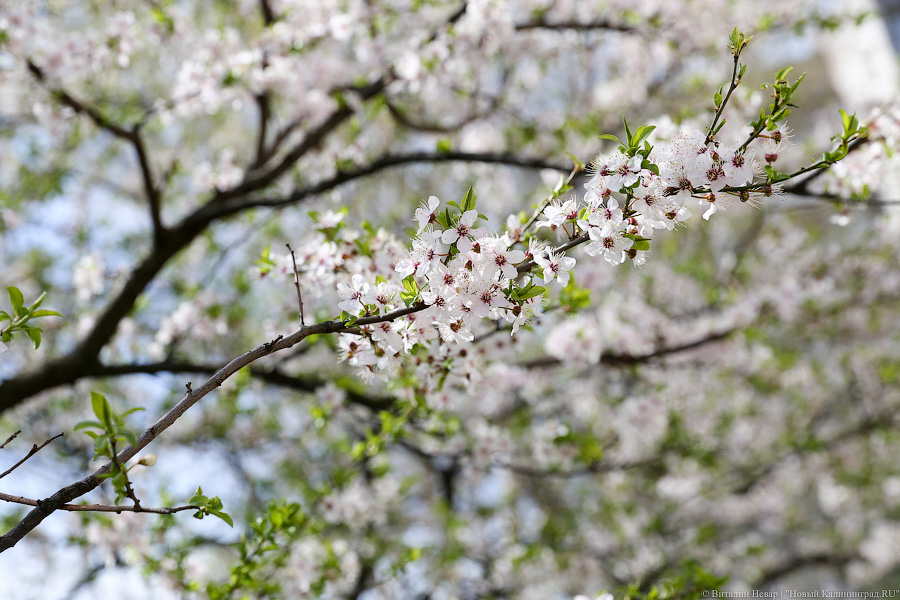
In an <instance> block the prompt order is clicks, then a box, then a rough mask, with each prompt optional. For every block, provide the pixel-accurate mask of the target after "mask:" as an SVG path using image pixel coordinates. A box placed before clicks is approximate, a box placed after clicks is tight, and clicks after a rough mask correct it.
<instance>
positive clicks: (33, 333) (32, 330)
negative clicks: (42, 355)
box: [25, 325, 41, 350]
mask: <svg viewBox="0 0 900 600" xmlns="http://www.w3.org/2000/svg"><path fill="white" fill-rule="evenodd" d="M25 335H27V336H28V339H30V340H31V343H32V344H34V349H35V350H37V349H38V348H40V347H41V330H40V329H39V328H37V327H31V326H28V325H26V326H25Z"/></svg>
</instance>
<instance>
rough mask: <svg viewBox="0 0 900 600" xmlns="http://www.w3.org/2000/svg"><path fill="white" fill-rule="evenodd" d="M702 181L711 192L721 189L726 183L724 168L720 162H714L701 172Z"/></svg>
mask: <svg viewBox="0 0 900 600" xmlns="http://www.w3.org/2000/svg"><path fill="white" fill-rule="evenodd" d="M703 181H704V183H705V184H706V185H707V186H708V187H709V189H710V190H712V191H713V192H718V191H721V190H722V188H724V187H725V185H726V180H725V170H724V169H723V168H722V165H721V164H720V163H717V162H714V163H712V165H711V166H710V167H709V168H708V169H707V170H706V172H705V173H704V174H703Z"/></svg>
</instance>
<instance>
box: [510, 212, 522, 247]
mask: <svg viewBox="0 0 900 600" xmlns="http://www.w3.org/2000/svg"><path fill="white" fill-rule="evenodd" d="M506 235H507V236H508V237H509V240H510V243H512V242H518V241H519V240H521V239H522V238H523V237H525V229H524V228H523V225H522V221H521V220H519V216H518V215H509V216H508V217H506Z"/></svg>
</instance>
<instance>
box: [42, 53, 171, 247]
mask: <svg viewBox="0 0 900 600" xmlns="http://www.w3.org/2000/svg"><path fill="white" fill-rule="evenodd" d="M26 66H27V67H28V70H29V72H31V74H32V75H33V76H34V78H35V79H36V80H37V81H38V82H40V83H41V84H42V85H45V86H47V87H48V90H49V91H50V93H51V94H52V95H53V96H54V97H55V98H56V99H57V100H58V101H59V102H61V103H62V104H63V105H64V106H67V107H69V108H71V109H72V110H74V111H75V112H76V113H79V114H82V115H85V116H87V117H88V118H89V119H90V120H91V121H92V122H93V123H94V125H96V126H97V127H99V128H100V129H103V130H105V131H108V132H109V133H111V134H112V135H114V136H115V137H117V138H120V139H123V140H125V141H127V142H128V143H129V144H131V146H132V147H133V148H134V151H135V154H136V155H137V161H138V166H139V167H140V170H141V181H142V182H143V185H144V193H145V195H146V196H147V202H148V204H149V206H150V220H151V221H152V223H153V239H154V241H155V242H156V243H159V241H160V239H161V238H162V236H163V235H164V234H165V227H164V226H163V224H162V217H161V215H160V200H161V198H160V192H159V188H158V187H157V186H156V184H155V183H154V182H153V173H152V170H151V168H150V159H149V157H148V156H147V150H146V148H145V147H144V140H143V138H142V137H141V134H140V128H141V124H140V123H138V124H136V125H133V126H131V127H129V128H125V127H122V126H121V125H118V124H116V123H113V122H112V121H110V120H109V119H107V118H106V117H105V116H104V115H103V114H102V113H100V111H98V110H97V109H95V108H93V107H91V106H89V105H87V104H85V103H84V102H82V101H80V100H78V99H76V98H75V97H74V96H72V95H71V94H70V93H69V92H67V91H66V90H64V89H60V88H53V87H50V86H48V85H47V78H46V76H45V75H44V71H43V70H42V69H41V68H40V67H39V66H37V65H36V64H35V63H34V62H33V61H32V60H31V59H28V60H27V61H26Z"/></svg>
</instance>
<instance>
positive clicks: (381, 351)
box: [337, 124, 789, 379]
mask: <svg viewBox="0 0 900 600" xmlns="http://www.w3.org/2000/svg"><path fill="white" fill-rule="evenodd" d="M653 130H654V127H652V126H643V127H641V128H639V129H638V130H636V131H635V132H634V133H633V134H632V133H631V131H630V130H628V141H627V142H619V143H620V145H619V148H618V150H616V151H614V152H612V153H606V154H602V153H601V154H600V155H598V156H597V157H596V158H595V159H594V160H593V161H592V163H591V177H590V178H589V180H588V181H587V183H585V184H584V187H585V193H584V195H583V197H582V198H581V199H578V198H575V197H572V198H562V197H561V196H562V194H563V193H564V191H566V190H567V189H571V188H570V186H568V184H567V182H565V181H562V182H561V183H560V185H559V186H557V189H556V190H554V194H553V196H551V198H550V199H549V200H548V201H547V202H545V203H544V204H542V205H541V206H540V207H539V208H538V210H537V211H536V212H535V214H534V216H533V218H532V219H530V220H529V222H527V223H523V221H522V219H520V218H519V217H518V216H515V215H511V216H510V217H509V218H508V219H507V221H506V228H505V230H504V231H502V232H491V231H489V230H488V229H487V228H485V227H482V226H480V222H481V221H480V220H481V219H486V217H483V215H481V214H479V213H478V211H477V210H476V209H475V202H476V198H475V194H474V192H473V191H471V190H470V191H469V192H468V193H467V194H466V196H465V198H463V200H462V201H461V203H456V202H449V203H447V205H446V207H445V208H443V209H442V206H441V202H440V200H439V199H438V198H437V197H435V196H431V197H430V198H428V200H427V201H425V202H424V203H423V204H422V205H421V206H420V207H419V208H418V209H416V211H415V215H414V217H413V219H414V220H415V221H416V222H417V223H418V231H417V234H416V236H415V238H414V239H413V240H412V244H411V248H410V249H408V251H407V252H406V254H405V256H403V258H401V259H400V260H398V261H396V262H395V263H394V264H393V268H394V271H395V272H396V274H397V275H398V277H385V276H379V275H373V276H371V277H370V276H367V275H364V274H363V273H361V272H355V273H354V274H353V275H352V276H351V277H350V279H349V281H344V282H339V283H338V286H337V292H338V295H339V296H340V298H341V302H340V303H339V304H338V307H339V308H340V309H341V310H342V311H344V312H343V318H344V319H345V320H348V321H351V322H352V321H355V320H356V319H358V318H361V317H373V316H374V317H382V319H378V320H379V322H377V323H375V324H371V325H366V326H363V327H361V328H360V330H361V333H362V335H358V334H355V333H346V334H342V336H341V340H340V348H341V351H342V358H343V359H345V360H347V361H349V363H350V364H351V365H353V366H355V367H358V368H359V370H360V373H361V374H362V376H363V377H364V378H366V379H368V378H371V377H372V376H379V377H382V378H385V377H386V374H387V373H390V372H392V371H394V370H395V369H397V368H398V367H400V366H401V364H402V361H403V357H404V356H406V355H408V354H410V353H413V354H414V353H415V351H416V349H417V348H423V349H424V348H429V350H430V352H431V353H432V355H436V356H440V357H443V358H446V357H447V353H448V351H449V350H448V346H449V345H456V344H461V343H466V342H472V341H473V340H474V339H475V336H476V330H477V328H478V325H479V323H480V322H481V321H482V320H483V319H490V320H491V321H493V322H495V327H498V326H499V324H500V323H501V322H506V323H507V324H508V327H509V329H510V331H511V332H512V333H513V334H514V333H516V331H517V330H518V329H519V328H520V327H522V326H524V325H527V324H529V323H530V322H531V321H532V319H534V318H535V317H538V316H541V314H542V312H541V308H542V304H543V303H544V302H545V297H546V296H547V295H548V290H547V288H545V287H544V286H545V285H546V284H550V283H551V282H554V281H555V282H556V284H557V285H558V286H561V287H566V286H567V285H568V284H569V282H570V271H572V269H573V268H574V267H575V265H576V259H575V258H574V257H572V256H568V255H567V252H568V251H569V250H570V249H572V248H574V247H575V246H578V245H580V244H583V243H584V244H586V245H585V248H584V251H585V253H586V254H587V255H588V256H591V257H596V256H599V257H602V258H603V259H604V260H605V261H606V262H608V263H610V264H612V265H620V264H622V263H624V262H625V261H626V260H628V259H631V260H632V261H633V263H634V264H635V265H637V266H640V265H643V264H645V263H646V262H647V260H648V258H649V254H650V252H649V250H650V242H651V240H652V238H653V235H654V231H656V230H673V229H675V227H676V226H678V225H679V224H683V223H685V222H686V221H687V220H688V219H690V217H691V216H692V210H691V209H692V208H700V209H702V210H703V211H704V212H703V214H702V216H703V219H704V220H709V218H710V217H711V216H712V215H713V214H715V213H716V212H717V211H719V210H722V209H723V208H724V206H725V205H726V204H727V202H728V201H729V200H730V199H734V198H737V199H739V200H741V201H742V202H747V201H748V200H753V199H755V198H757V197H759V196H771V195H773V194H776V193H778V191H779V188H778V184H777V183H772V182H771V181H770V179H769V178H768V177H767V178H766V180H765V181H762V182H759V183H754V178H755V177H757V176H758V175H762V174H764V173H765V172H764V170H763V165H766V166H769V167H772V165H774V164H775V163H776V161H777V160H778V155H779V153H780V152H781V151H782V149H783V147H784V145H785V143H786V142H787V140H788V137H789V130H788V129H787V128H786V127H785V126H784V125H783V124H780V125H779V126H777V127H773V128H772V129H771V130H767V131H766V132H765V133H762V134H761V135H759V132H757V135H752V134H750V135H749V137H748V139H747V141H746V142H745V143H744V144H743V145H739V144H726V143H723V142H719V141H716V140H715V139H710V137H708V136H707V135H706V134H704V133H702V132H700V131H698V130H694V131H682V132H680V133H678V134H676V135H674V136H673V137H672V138H671V139H669V140H654V142H656V146H651V145H650V143H649V141H648V140H649V139H651V136H652V133H653ZM609 137H611V136H609ZM617 141H618V140H617ZM642 144H643V145H642ZM578 170H579V169H578V168H576V169H575V171H573V174H572V176H571V177H570V180H571V179H572V177H574V175H575V173H576V172H577V171H578ZM531 226H533V231H529V229H530V228H531ZM542 230H548V231H550V232H555V233H556V234H557V241H561V243H560V244H559V245H557V246H554V245H551V244H549V243H548V241H547V239H546V236H545V237H544V238H542V237H541V235H542V233H543V232H542ZM376 272H377V271H376ZM409 308H412V309H413V311H412V312H409V311H408V310H406V311H404V312H406V313H407V314H404V315H402V316H401V315H397V318H394V315H392V314H391V313H393V312H394V311H398V310H400V309H409ZM435 352H436V354H435Z"/></svg>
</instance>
